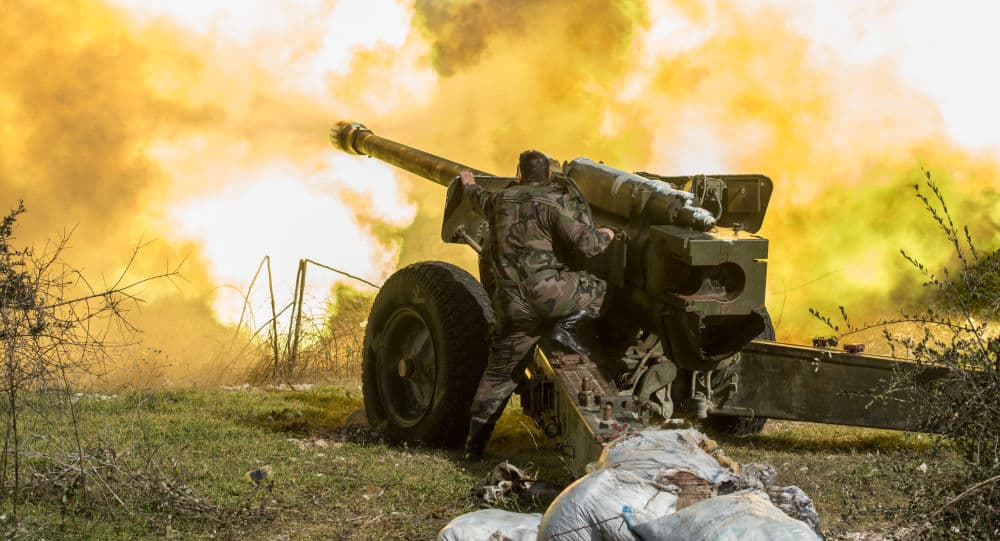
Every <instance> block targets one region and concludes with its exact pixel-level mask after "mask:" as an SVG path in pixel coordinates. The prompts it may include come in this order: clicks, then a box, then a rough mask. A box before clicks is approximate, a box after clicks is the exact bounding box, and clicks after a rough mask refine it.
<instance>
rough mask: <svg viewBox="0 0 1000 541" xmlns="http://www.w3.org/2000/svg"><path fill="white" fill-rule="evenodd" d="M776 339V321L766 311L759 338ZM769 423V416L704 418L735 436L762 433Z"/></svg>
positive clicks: (710, 426)
mask: <svg viewBox="0 0 1000 541" xmlns="http://www.w3.org/2000/svg"><path fill="white" fill-rule="evenodd" d="M774 339H775V334H774V323H773V322H772V321H771V314H769V313H768V312H767V310H765V311H764V330H763V331H761V333H760V334H759V335H757V340H767V341H771V342H773V341H774ZM766 424H767V417H735V416H732V415H714V416H709V418H708V419H705V420H704V425H705V426H706V427H708V428H709V429H711V430H714V431H716V432H722V433H724V434H730V435H733V436H748V435H752V434H760V433H761V432H762V431H763V430H764V425H766Z"/></svg>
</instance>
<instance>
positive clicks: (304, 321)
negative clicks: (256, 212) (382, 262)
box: [236, 256, 379, 385]
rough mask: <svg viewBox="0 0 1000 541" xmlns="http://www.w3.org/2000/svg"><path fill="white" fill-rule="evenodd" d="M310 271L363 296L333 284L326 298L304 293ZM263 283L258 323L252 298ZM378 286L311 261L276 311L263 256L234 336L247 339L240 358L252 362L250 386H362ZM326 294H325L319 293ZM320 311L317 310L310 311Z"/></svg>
mask: <svg viewBox="0 0 1000 541" xmlns="http://www.w3.org/2000/svg"><path fill="white" fill-rule="evenodd" d="M311 267H316V268H319V269H322V270H324V271H328V272H334V273H337V274H340V275H342V276H345V277H347V278H350V279H351V280H353V281H355V282H358V283H361V284H364V285H365V286H367V287H365V289H366V290H367V291H359V290H357V289H354V288H351V287H349V286H346V285H344V284H342V283H338V284H336V285H335V286H334V288H333V291H332V292H329V296H326V295H324V296H323V297H322V298H317V297H316V296H314V295H311V294H310V293H309V292H308V287H307V286H308V283H307V279H306V278H307V274H308V272H307V271H308V270H309V269H310V268H311ZM262 274H263V275H264V276H263V277H264V278H266V280H267V296H268V300H269V305H270V310H269V314H268V315H269V317H268V318H267V319H266V320H264V321H263V322H258V321H259V318H258V317H255V316H256V314H255V313H254V310H253V306H252V303H251V302H250V299H251V295H252V294H253V292H254V290H255V289H257V288H262V285H258V281H259V280H260V279H261V277H262ZM378 287H379V286H378V285H377V284H374V283H372V282H370V281H368V280H365V279H363V278H360V277H357V276H354V275H352V274H349V273H346V272H344V271H341V270H339V269H336V268H334V267H331V266H329V265H325V264H323V263H319V262H316V261H313V260H310V259H302V260H300V261H299V266H298V273H297V275H296V281H295V290H294V291H293V294H292V300H291V301H290V302H288V303H286V304H284V305H281V306H282V307H281V308H280V310H279V309H278V306H279V305H278V303H277V302H276V299H275V295H274V285H273V279H272V275H271V263H270V257H269V256H264V258H263V259H262V260H261V263H260V265H258V267H257V271H256V272H255V273H254V277H253V279H252V280H251V281H250V285H249V287H248V288H247V293H246V295H245V296H244V305H243V313H242V315H241V317H240V322H239V324H238V325H237V329H236V332H237V333H244V334H247V333H248V337H247V339H246V340H247V341H246V346H245V347H244V348H243V350H242V351H241V355H245V356H247V357H249V358H250V359H251V360H252V361H251V363H250V368H249V370H248V373H247V380H248V382H249V383H251V384H255V385H260V384H280V383H292V384H294V383H304V382H308V383H357V382H360V381H361V363H362V349H363V345H364V332H365V324H366V323H367V319H368V312H369V310H370V309H371V305H372V302H373V300H374V297H375V295H374V292H373V291H371V289H370V288H374V289H375V290H377V289H378ZM324 293H327V292H324ZM317 306H320V307H322V308H320V309H316V308H310V307H317Z"/></svg>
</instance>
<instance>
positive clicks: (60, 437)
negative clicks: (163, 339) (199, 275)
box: [0, 204, 246, 538]
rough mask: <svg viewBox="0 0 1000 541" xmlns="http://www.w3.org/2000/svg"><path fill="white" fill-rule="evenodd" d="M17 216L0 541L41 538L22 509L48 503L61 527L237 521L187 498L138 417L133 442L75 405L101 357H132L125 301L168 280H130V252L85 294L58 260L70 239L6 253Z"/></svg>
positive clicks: (2, 314)
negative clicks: (66, 518) (82, 522)
mask: <svg viewBox="0 0 1000 541" xmlns="http://www.w3.org/2000/svg"><path fill="white" fill-rule="evenodd" d="M24 212H25V210H24V206H23V204H19V205H18V207H17V208H15V209H14V210H12V211H11V212H10V213H9V214H7V215H6V216H5V217H3V218H2V220H0V346H2V356H0V424H3V425H4V429H5V436H4V439H3V445H2V448H0V535H2V536H3V537H4V538H37V537H39V536H40V532H37V531H34V530H33V529H32V528H33V525H34V524H35V522H37V521H36V520H35V519H36V518H37V517H32V516H30V515H28V514H26V513H27V512H26V511H24V509H30V507H26V505H27V504H32V503H37V504H41V505H42V506H43V507H44V506H46V505H47V504H53V503H54V504H56V505H57V506H58V507H59V508H60V509H62V511H63V513H64V514H66V515H71V516H82V517H88V518H91V519H95V518H98V519H99V518H101V517H120V516H122V515H125V516H129V517H144V518H145V519H152V520H150V522H151V523H154V524H155V523H157V522H158V519H159V518H161V517H169V516H173V517H186V518H189V519H190V520H192V521H193V522H195V523H199V524H215V523H218V522H219V521H221V520H223V519H225V520H229V521H232V520H234V519H241V518H243V517H245V515H246V513H243V512H242V510H240V509H229V510H226V509H222V508H219V507H218V506H217V505H215V504H214V503H213V502H211V501H208V500H206V499H204V498H202V497H199V496H198V495H197V494H195V492H194V491H193V490H192V489H191V487H190V486H188V485H187V484H186V482H185V479H186V477H187V475H186V474H184V472H182V471H181V469H180V468H179V466H178V465H177V463H176V462H174V461H173V460H171V459H170V458H169V457H164V456H161V455H160V454H159V453H158V450H159V448H160V446H159V445H157V444H156V443H155V442H152V441H150V440H149V439H148V438H146V437H145V435H144V434H143V433H142V431H141V430H137V428H136V427H137V426H140V425H141V420H142V415H141V414H142V412H143V408H141V407H139V408H137V409H136V412H135V416H134V417H135V422H134V424H133V427H132V430H131V431H124V432H122V433H119V434H112V433H110V432H108V433H99V431H98V430H96V429H95V427H96V426H99V425H100V422H98V421H97V419H92V418H89V417H88V415H90V414H93V413H94V412H93V410H88V409H87V408H83V407H81V404H80V403H79V401H80V398H81V397H83V396H86V393H81V392H78V389H77V388H76V384H77V382H79V381H82V380H85V379H87V378H91V379H93V378H94V377H98V378H99V377H100V376H101V369H102V367H103V366H104V365H105V364H106V363H105V361H106V360H108V358H109V357H111V356H113V355H120V354H123V352H127V351H131V349H129V348H127V346H128V345H129V343H130V341H131V336H132V331H134V330H135V329H133V328H132V327H131V326H130V324H129V321H128V319H127V318H126V317H125V311H126V309H127V308H128V307H129V305H132V304H135V303H138V302H140V301H141V299H140V298H138V297H136V296H135V295H134V294H133V293H132V291H134V290H135V288H137V286H139V285H141V284H143V283H146V282H148V281H150V280H155V279H170V278H171V277H174V276H176V275H177V270H172V271H167V272H165V273H163V274H161V275H158V276H152V277H148V278H140V279H137V280H134V281H133V280H131V279H129V278H128V276H129V270H130V268H131V266H132V262H133V261H134V260H135V257H136V256H137V254H138V252H139V248H136V250H135V251H134V252H133V253H132V259H131V260H130V261H129V262H128V263H127V264H126V265H125V270H124V271H123V272H122V273H121V275H120V276H119V277H118V279H117V280H116V281H115V282H113V283H112V284H111V285H110V286H109V287H107V289H94V288H92V287H91V285H90V283H89V282H88V281H87V280H86V279H85V278H84V276H83V275H82V274H81V273H80V272H78V271H77V270H76V269H74V268H73V267H72V266H70V265H69V264H67V263H66V262H65V261H64V260H63V258H62V255H63V252H64V250H65V247H66V244H67V242H68V239H69V238H68V236H66V237H64V238H62V239H61V240H59V241H57V242H51V241H50V242H48V243H46V244H45V245H44V246H42V247H41V248H40V249H36V248H33V247H17V246H15V245H14V241H15V240H16V238H15V235H14V232H15V224H16V222H17V219H18V218H19V217H20V216H21V215H22V214H23V213H24ZM140 248H141V247H140ZM94 415H96V414H94ZM105 429H106V430H105V432H107V430H109V429H108V427H105ZM43 522H44V521H43ZM165 523H166V524H168V525H169V520H167V521H165ZM50 526H51V525H48V526H40V527H43V528H44V527H50ZM154 527H155V526H154ZM46 535H51V532H48V533H46Z"/></svg>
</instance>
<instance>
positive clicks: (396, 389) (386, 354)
mask: <svg viewBox="0 0 1000 541" xmlns="http://www.w3.org/2000/svg"><path fill="white" fill-rule="evenodd" d="M381 342H382V348H381V350H380V351H379V356H378V361H379V362H378V379H379V387H380V388H381V392H380V393H379V395H380V397H381V401H382V405H383V406H384V408H385V411H386V414H387V415H388V417H389V418H390V419H391V420H392V422H393V423H395V424H396V425H398V426H401V427H411V426H414V425H416V424H417V423H419V422H420V421H421V420H423V418H424V416H426V415H427V413H428V411H430V409H431V404H432V403H433V402H434V392H435V390H436V386H437V354H436V351H435V350H434V340H433V339H432V337H431V331H430V328H428V327H427V323H426V322H424V319H423V318H422V317H420V314H418V313H417V312H416V311H414V310H413V309H411V308H401V309H399V310H397V311H396V312H395V313H394V314H393V315H392V317H391V318H389V322H388V323H387V324H386V326H385V334H384V337H383V339H382V341H381Z"/></svg>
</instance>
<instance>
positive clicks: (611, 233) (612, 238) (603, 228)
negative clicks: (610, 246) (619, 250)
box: [598, 227, 615, 240]
mask: <svg viewBox="0 0 1000 541" xmlns="http://www.w3.org/2000/svg"><path fill="white" fill-rule="evenodd" d="M598 231H604V232H605V233H607V234H608V236H609V237H611V239H610V240H615V230H614V229H611V228H610V227H602V228H600V229H599V230H598Z"/></svg>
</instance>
